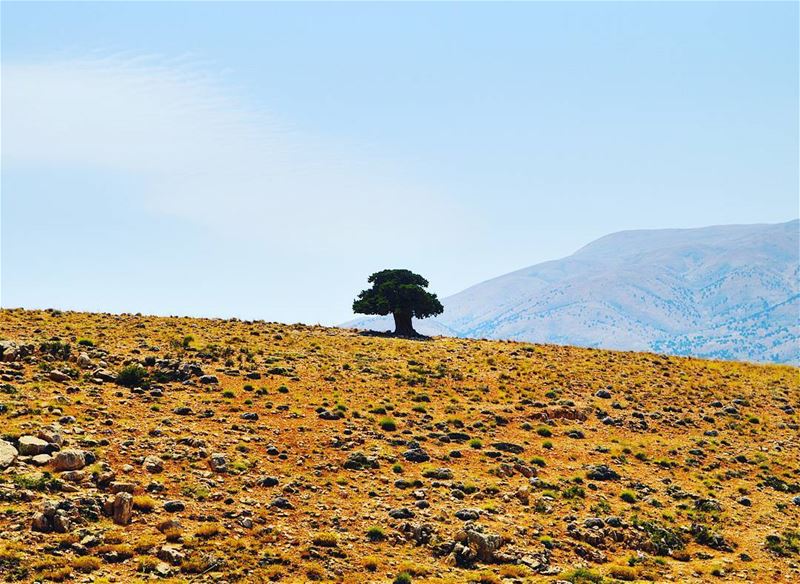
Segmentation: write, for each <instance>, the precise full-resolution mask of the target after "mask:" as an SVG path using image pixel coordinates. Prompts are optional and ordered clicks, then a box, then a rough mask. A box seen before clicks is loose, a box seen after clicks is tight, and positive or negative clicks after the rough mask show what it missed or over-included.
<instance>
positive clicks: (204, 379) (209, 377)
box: [200, 375, 219, 384]
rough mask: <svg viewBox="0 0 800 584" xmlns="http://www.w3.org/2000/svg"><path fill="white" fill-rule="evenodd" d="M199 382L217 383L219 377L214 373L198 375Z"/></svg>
mask: <svg viewBox="0 0 800 584" xmlns="http://www.w3.org/2000/svg"><path fill="white" fill-rule="evenodd" d="M200 383H205V384H210V383H214V384H217V383H219V379H217V376H216V375H202V376H201V377H200Z"/></svg>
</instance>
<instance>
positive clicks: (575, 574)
mask: <svg viewBox="0 0 800 584" xmlns="http://www.w3.org/2000/svg"><path fill="white" fill-rule="evenodd" d="M560 577H561V578H562V579H564V580H566V581H567V582H572V584H600V583H601V582H602V581H603V577H602V576H601V575H600V574H595V573H594V572H592V571H591V570H589V569H588V568H575V569H574V570H571V571H569V572H567V573H565V574H562V575H561V576H560Z"/></svg>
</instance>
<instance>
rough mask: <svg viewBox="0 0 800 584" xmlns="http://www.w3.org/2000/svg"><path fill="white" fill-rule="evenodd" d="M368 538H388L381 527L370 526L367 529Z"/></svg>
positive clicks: (371, 539) (373, 539) (376, 539)
mask: <svg viewBox="0 0 800 584" xmlns="http://www.w3.org/2000/svg"><path fill="white" fill-rule="evenodd" d="M367 539H368V540H370V541H381V540H383V539H386V534H385V533H384V532H383V529H381V528H380V527H370V528H369V529H368V530H367Z"/></svg>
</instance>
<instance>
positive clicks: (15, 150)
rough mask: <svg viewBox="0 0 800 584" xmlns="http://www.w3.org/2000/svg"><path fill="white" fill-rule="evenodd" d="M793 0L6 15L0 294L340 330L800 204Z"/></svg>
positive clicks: (52, 10) (45, 8)
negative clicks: (602, 249) (391, 285)
mask: <svg viewBox="0 0 800 584" xmlns="http://www.w3.org/2000/svg"><path fill="white" fill-rule="evenodd" d="M797 25H798V4H797V3H795V2H787V3H752V4H750V3H741V2H737V3H723V2H718V3H688V2H669V3H644V2H636V3H633V2H630V3H615V4H605V3H561V4H550V3H529V4H519V3H514V4H488V3H486V4H478V3H468V4H420V3H413V4H395V3H392V4H364V3H352V4H331V3H326V4H286V3H284V4H266V3H235V4H225V3H200V2H194V3H164V4H162V3H156V2H140V3H130V4H120V3H104V4H95V3H77V4H70V3H66V2H62V3H55V4H49V3H48V4H44V3H14V2H6V1H4V2H2V288H1V291H2V298H1V299H0V300H1V301H2V305H3V306H7V307H9V306H26V307H42V308H44V307H59V308H70V309H82V310H101V311H113V312H144V313H155V314H184V315H185V314H188V315H205V316H239V317H243V318H263V319H267V320H281V321H288V322H295V321H304V322H322V323H326V324H332V323H337V322H341V321H343V320H346V319H347V318H349V317H350V304H351V302H352V299H353V297H354V296H355V294H356V293H357V292H358V291H359V290H360V289H362V288H363V287H365V285H366V277H367V276H368V275H369V274H370V273H371V272H373V271H376V270H378V269H382V268H385V267H407V268H410V269H413V270H415V271H418V272H420V273H422V274H423V275H425V276H426V277H428V279H429V280H430V281H431V288H432V290H434V291H436V292H438V293H439V294H440V296H447V295H448V294H452V293H455V292H457V291H459V290H461V289H463V288H465V287H467V286H469V285H471V284H474V283H477V282H479V281H482V280H485V279H487V278H490V277H493V276H496V275H500V274H503V273H505V272H508V271H511V270H514V269H517V268H521V267H524V266H527V265H531V264H534V263H538V262H540V261H544V260H548V259H555V258H559V257H562V256H565V255H568V254H570V253H572V252H573V251H575V250H576V249H577V248H579V247H580V246H582V245H583V244H585V243H587V242H589V241H590V240H592V239H595V238H597V237H599V236H602V235H605V234H607V233H610V232H613V231H619V230H622V229H640V228H657V227H691V226H703V225H711V224H723V223H754V222H779V221H787V220H789V219H792V218H795V217H797V216H798V32H797V30H798V26H797Z"/></svg>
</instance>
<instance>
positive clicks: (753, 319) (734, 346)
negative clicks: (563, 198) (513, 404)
mask: <svg viewBox="0 0 800 584" xmlns="http://www.w3.org/2000/svg"><path fill="white" fill-rule="evenodd" d="M799 248H800V221H798V220H794V221H790V222H788V223H780V224H775V225H725V226H715V227H703V228H699V229H662V230H641V231H622V232H619V233H613V234H611V235H607V236H605V237H602V238H600V239H598V240H596V241H594V242H592V243H590V244H589V245H587V246H585V247H583V248H582V249H580V250H578V251H577V252H576V253H574V254H572V255H571V256H569V257H566V258H564V259H561V260H556V261H550V262H544V263H541V264H537V265H535V266H531V267H529V268H524V269H522V270H518V271H516V272H512V273H510V274H506V275H504V276H500V277H498V278H494V279H492V280H488V281H486V282H482V283H480V284H477V285H475V286H472V287H471V288H467V289H466V290H464V291H462V292H459V293H458V294H455V295H453V296H450V297H448V298H445V299H444V300H443V301H442V302H443V304H444V306H445V312H444V314H443V315H441V316H440V317H437V318H432V319H426V320H423V321H419V322H416V323H415V327H416V328H417V330H418V331H420V332H423V333H425V334H434V335H449V336H461V337H485V338H493V339H514V340H522V341H531V342H537V343H559V344H568V345H579V346H586V347H603V348H609V349H624V350H646V351H656V352H662V353H670V354H677V355H693V356H698V357H709V358H717V359H735V360H746V361H769V362H780V363H796V364H797V363H800V267H799V266H800V260H799V258H798V256H799V254H800V249H799ZM343 326H349V327H355V328H365V329H372V330H389V329H391V328H392V323H391V319H390V318H361V319H357V320H354V321H351V322H349V323H346V324H345V325H343Z"/></svg>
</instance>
